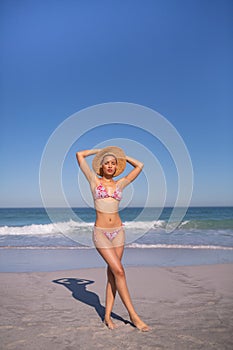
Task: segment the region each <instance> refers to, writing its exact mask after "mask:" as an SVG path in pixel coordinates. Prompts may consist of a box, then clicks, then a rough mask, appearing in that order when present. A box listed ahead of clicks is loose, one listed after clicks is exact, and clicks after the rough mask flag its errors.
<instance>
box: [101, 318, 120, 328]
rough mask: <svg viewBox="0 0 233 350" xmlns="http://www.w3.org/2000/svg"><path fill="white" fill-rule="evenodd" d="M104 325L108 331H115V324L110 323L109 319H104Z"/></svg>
mask: <svg viewBox="0 0 233 350" xmlns="http://www.w3.org/2000/svg"><path fill="white" fill-rule="evenodd" d="M104 324H105V325H106V326H107V327H108V328H109V329H115V328H117V325H116V323H114V322H112V320H111V318H108V319H106V318H105V319H104Z"/></svg>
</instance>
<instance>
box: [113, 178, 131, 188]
mask: <svg viewBox="0 0 233 350" xmlns="http://www.w3.org/2000/svg"><path fill="white" fill-rule="evenodd" d="M129 183H130V181H129V180H128V179H127V178H126V177H125V176H124V177H121V178H120V179H118V180H117V181H116V185H117V186H118V187H120V188H122V189H123V188H124V187H126V186H127V185H129Z"/></svg>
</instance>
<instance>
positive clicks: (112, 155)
mask: <svg viewBox="0 0 233 350" xmlns="http://www.w3.org/2000/svg"><path fill="white" fill-rule="evenodd" d="M109 156H110V157H113V158H115V160H116V163H117V157H116V156H115V155H114V154H111V153H107V154H105V155H104V156H103V158H102V160H101V163H100V164H101V165H102V164H103V162H104V158H105V157H109Z"/></svg>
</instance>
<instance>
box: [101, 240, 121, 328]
mask: <svg viewBox="0 0 233 350" xmlns="http://www.w3.org/2000/svg"><path fill="white" fill-rule="evenodd" d="M111 249H114V250H115V252H116V254H117V256H118V258H119V259H120V260H121V259H122V256H123V252H124V246H121V247H115V248H111ZM107 277H108V280H107V286H106V299H105V317H104V321H105V323H106V325H107V326H108V328H110V329H114V328H116V324H115V323H114V322H112V320H111V312H112V309H113V305H114V301H115V296H116V282H115V277H114V274H113V273H112V271H111V269H110V266H109V265H108V267H107Z"/></svg>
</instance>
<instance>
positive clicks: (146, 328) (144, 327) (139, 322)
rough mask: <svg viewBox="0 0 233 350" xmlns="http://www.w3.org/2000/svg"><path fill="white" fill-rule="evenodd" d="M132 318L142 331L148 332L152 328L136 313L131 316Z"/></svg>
mask: <svg viewBox="0 0 233 350" xmlns="http://www.w3.org/2000/svg"><path fill="white" fill-rule="evenodd" d="M130 320H131V322H132V323H133V324H134V326H135V327H136V328H137V329H139V330H140V331H142V332H148V331H149V330H150V327H149V326H148V325H147V324H146V323H145V322H143V321H142V320H141V319H140V317H139V316H137V315H136V316H134V317H130Z"/></svg>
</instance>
